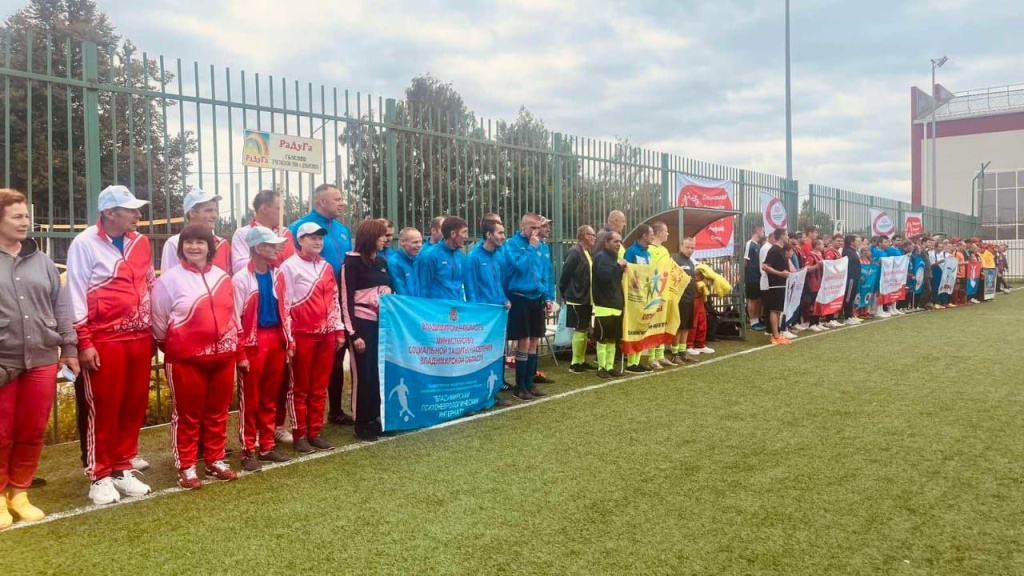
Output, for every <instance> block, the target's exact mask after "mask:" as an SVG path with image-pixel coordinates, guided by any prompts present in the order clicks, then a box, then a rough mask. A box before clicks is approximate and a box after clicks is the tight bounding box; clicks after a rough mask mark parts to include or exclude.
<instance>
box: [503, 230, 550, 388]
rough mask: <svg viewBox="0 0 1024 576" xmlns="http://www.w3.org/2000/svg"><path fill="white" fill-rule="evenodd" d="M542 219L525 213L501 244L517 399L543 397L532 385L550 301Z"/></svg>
mask: <svg viewBox="0 0 1024 576" xmlns="http://www.w3.org/2000/svg"><path fill="white" fill-rule="evenodd" d="M541 222H542V218H541V217H540V216H538V215H537V214H534V213H533V212H527V213H526V214H524V215H523V217H522V219H521V220H520V222H519V233H518V234H516V235H515V236H513V237H512V238H509V240H508V241H507V242H505V248H504V255H505V276H504V278H505V293H506V295H507V296H508V299H509V302H510V303H511V307H510V308H509V313H508V337H509V339H510V340H515V341H516V359H515V367H516V382H515V386H516V390H515V392H514V393H513V395H514V396H515V397H516V398H519V399H520V400H524V401H529V400H532V399H533V398H535V397H537V398H539V397H542V396H547V394H546V393H545V392H543V391H542V390H540V389H539V388H537V387H536V386H535V385H534V381H533V375H534V374H536V372H537V343H538V341H539V340H540V338H541V337H543V336H544V331H545V317H546V316H547V315H548V314H550V313H551V308H552V304H553V302H552V301H551V300H546V299H545V297H546V295H547V294H548V287H547V286H545V285H544V278H545V264H544V262H543V255H542V254H543V253H542V252H541V249H540V227H541V225H542V224H541Z"/></svg>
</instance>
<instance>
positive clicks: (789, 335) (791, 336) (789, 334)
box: [779, 330, 796, 340]
mask: <svg viewBox="0 0 1024 576" xmlns="http://www.w3.org/2000/svg"><path fill="white" fill-rule="evenodd" d="M779 336H782V337H783V338H789V339H790V340H792V339H794V338H796V334H793V333H792V332H790V331H789V330H785V331H783V332H780V333H779Z"/></svg>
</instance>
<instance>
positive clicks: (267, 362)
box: [231, 226, 295, 472]
mask: <svg viewBox="0 0 1024 576" xmlns="http://www.w3.org/2000/svg"><path fill="white" fill-rule="evenodd" d="M244 240H245V243H246V244H247V245H248V246H249V251H250V253H249V255H248V256H247V257H246V260H247V261H248V264H246V268H245V270H240V271H239V272H237V273H236V274H235V275H234V276H233V277H232V278H231V285H232V287H233V289H234V295H235V314H236V315H237V316H238V318H239V322H240V329H239V341H240V342H241V346H242V347H243V349H244V350H245V355H246V357H248V358H249V369H248V370H246V371H245V372H243V373H242V375H241V376H242V377H241V378H239V380H238V398H239V401H238V436H239V444H241V446H242V469H243V470H246V471H248V472H255V471H256V470H260V469H261V468H262V467H263V465H262V464H261V462H287V461H288V460H289V458H288V457H286V456H284V455H283V454H281V453H280V452H278V451H277V450H275V447H276V442H277V438H278V437H279V434H278V433H277V432H276V431H275V424H276V425H277V426H281V425H283V424H284V419H283V418H278V414H277V411H278V410H279V409H280V407H279V406H278V404H277V400H278V397H279V396H281V389H282V388H285V393H284V396H285V404H286V405H287V401H288V391H287V387H286V386H284V384H285V383H286V380H285V375H286V374H287V363H288V362H289V361H290V360H291V357H292V356H294V355H295V342H294V340H293V339H292V333H291V316H290V312H291V311H290V310H289V308H288V298H287V297H286V296H285V293H286V288H285V285H284V275H283V274H282V273H281V270H280V268H278V267H277V266H276V265H275V263H276V262H277V260H278V257H279V254H280V253H281V251H282V250H283V248H284V246H286V245H288V244H289V243H291V239H290V238H286V237H283V236H279V235H277V234H276V233H274V231H272V230H271V229H270V228H266V227H264V226H254V227H252V228H250V229H249V232H248V233H247V234H246V235H245V239H244ZM289 258H290V256H289ZM290 435H291V434H289V436H290Z"/></svg>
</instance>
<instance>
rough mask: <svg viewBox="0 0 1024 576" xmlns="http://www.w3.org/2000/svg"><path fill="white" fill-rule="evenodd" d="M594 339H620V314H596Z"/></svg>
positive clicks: (612, 340) (609, 340)
mask: <svg viewBox="0 0 1024 576" xmlns="http://www.w3.org/2000/svg"><path fill="white" fill-rule="evenodd" d="M594 340H597V341H598V342H618V341H619V340H622V316H598V317H596V318H594Z"/></svg>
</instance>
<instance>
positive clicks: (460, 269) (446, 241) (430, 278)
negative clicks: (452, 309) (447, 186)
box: [413, 216, 469, 302]
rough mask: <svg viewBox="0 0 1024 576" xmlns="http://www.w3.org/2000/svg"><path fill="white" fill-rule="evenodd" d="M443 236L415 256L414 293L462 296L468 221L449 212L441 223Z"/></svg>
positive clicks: (438, 297) (437, 297) (435, 297)
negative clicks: (435, 243) (426, 249)
mask: <svg viewBox="0 0 1024 576" xmlns="http://www.w3.org/2000/svg"><path fill="white" fill-rule="evenodd" d="M441 235H442V237H443V240H442V241H441V242H440V243H439V244H437V245H436V246H434V247H433V248H431V249H430V251H429V252H427V253H425V254H421V255H420V257H419V258H417V259H416V263H415V265H414V267H413V270H415V272H416V295H417V296H419V297H420V298H430V299H433V300H460V301H463V302H464V301H465V300H466V287H465V275H466V254H465V252H463V251H462V249H463V248H464V247H465V246H466V240H467V239H468V238H469V224H467V223H466V221H465V220H463V219H462V218H459V217H458V216H449V217H447V218H445V219H444V224H442V225H441Z"/></svg>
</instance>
